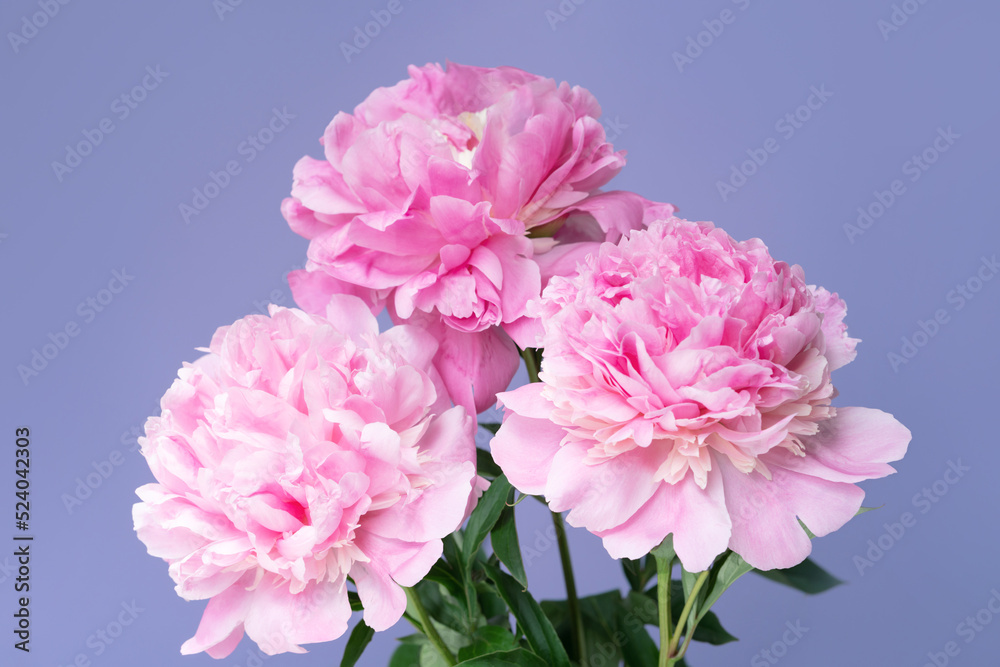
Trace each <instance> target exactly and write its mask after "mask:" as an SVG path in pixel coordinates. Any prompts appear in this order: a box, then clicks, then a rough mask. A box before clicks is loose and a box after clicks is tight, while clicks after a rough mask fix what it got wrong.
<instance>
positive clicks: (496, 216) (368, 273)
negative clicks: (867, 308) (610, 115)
mask: <svg viewBox="0 0 1000 667" xmlns="http://www.w3.org/2000/svg"><path fill="white" fill-rule="evenodd" d="M409 73H410V78H409V79H406V80H404V81H402V82H400V83H398V84H396V85H395V86H392V87H390V88H380V89H378V90H376V91H375V92H373V93H372V94H371V95H370V96H369V97H368V99H366V100H365V101H364V102H362V103H361V104H360V105H358V107H357V108H355V110H354V113H353V114H348V113H343V112H342V113H339V114H337V116H336V117H335V118H334V119H333V121H332V122H331V123H330V125H329V126H328V127H327V129H326V132H325V134H324V136H323V138H322V140H321V142H322V144H323V147H324V156H323V159H319V160H317V159H314V158H311V157H304V158H302V159H301V160H300V161H299V162H298V164H296V165H295V170H294V183H293V186H292V196H291V197H290V198H288V199H286V200H285V202H284V204H283V205H282V213H283V214H284V216H285V219H286V220H287V221H288V224H289V225H290V226H291V228H292V229H293V230H294V231H295V232H297V233H298V234H300V235H302V236H304V237H305V238H307V239H310V243H309V251H308V258H309V261H308V263H307V264H306V268H305V269H303V270H300V271H295V272H293V273H292V274H291V275H290V276H289V283H290V284H291V287H292V292H293V294H294V296H295V300H296V302H297V303H298V304H299V305H300V306H301V307H302V308H304V309H305V310H307V311H309V312H320V313H321V312H323V309H324V308H325V306H326V301H327V300H328V299H329V297H330V295H331V294H338V293H345V294H353V295H356V296H359V297H361V298H362V299H364V300H365V301H366V302H367V303H368V304H369V306H370V307H371V308H372V310H373V312H376V313H377V312H379V311H380V310H382V308H383V307H385V306H388V308H389V311H390V313H391V315H392V317H393V320H394V321H396V322H411V323H415V324H419V325H421V326H423V327H425V328H427V329H429V330H431V331H432V332H434V333H435V335H436V336H437V337H438V339H439V341H440V343H441V346H440V349H439V353H438V356H437V359H436V360H435V363H436V365H437V367H438V369H439V371H440V373H441V376H442V378H443V380H444V382H445V384H446V386H447V388H448V389H449V391H450V392H451V395H452V398H453V399H454V400H455V402H456V403H459V404H462V405H465V406H466V407H468V408H469V409H475V410H476V411H481V410H483V409H485V408H486V407H488V406H489V405H491V404H492V403H493V401H494V397H495V394H496V392H497V391H501V390H503V389H505V388H506V386H507V383H508V382H509V381H510V379H511V377H512V376H513V374H514V372H515V370H516V369H517V364H518V355H517V350H516V349H515V347H514V343H513V342H512V339H511V336H513V337H514V339H515V340H516V337H517V335H518V331H519V329H518V327H519V326H521V325H523V321H524V319H525V305H526V304H527V303H528V301H529V300H531V299H532V298H535V297H538V295H539V293H540V291H541V288H542V287H543V284H544V281H545V280H546V278H547V277H548V275H551V274H548V273H547V271H550V270H555V269H557V268H559V267H561V266H564V265H566V263H567V262H566V261H565V257H566V254H567V252H569V251H568V250H567V249H566V248H564V247H561V246H566V245H568V244H569V245H572V244H579V243H594V242H603V241H617V240H618V239H619V238H620V237H621V235H622V233H623V232H626V231H628V230H630V229H633V228H636V227H640V226H642V224H643V215H644V211H645V210H646V209H647V208H649V207H652V206H654V205H653V204H651V203H649V202H646V201H645V200H644V199H642V198H641V197H638V196H637V195H635V194H632V193H626V192H609V193H599V192H598V188H600V187H601V186H603V185H604V184H605V183H607V182H608V181H609V180H610V179H611V178H612V177H613V176H614V175H615V174H617V173H618V171H619V170H620V169H621V168H622V166H623V165H624V163H625V158H624V154H623V153H621V152H615V150H614V149H613V147H612V146H611V144H610V143H608V142H607V140H606V136H605V132H604V128H603V126H602V125H601V124H600V123H599V122H598V120H597V118H598V116H599V115H600V107H599V106H598V104H597V101H596V100H595V99H594V97H593V95H591V94H590V93H589V92H587V91H586V90H584V89H582V88H579V87H573V88H571V87H570V86H569V85H567V84H566V83H562V84H556V82H555V81H553V80H552V79H545V78H542V77H539V76H535V75H533V74H528V73H527V72H523V71H521V70H518V69H515V68H511V67H500V68H495V69H486V68H480V67H466V66H462V65H456V64H449V66H448V69H447V71H445V70H444V69H442V68H441V66H440V65H427V66H425V67H410V69H409ZM655 206H657V207H658V210H659V211H660V213H661V214H662V213H664V212H665V213H666V214H670V213H672V212H673V208H672V207H670V206H669V205H655ZM573 264H574V265H575V263H573Z"/></svg>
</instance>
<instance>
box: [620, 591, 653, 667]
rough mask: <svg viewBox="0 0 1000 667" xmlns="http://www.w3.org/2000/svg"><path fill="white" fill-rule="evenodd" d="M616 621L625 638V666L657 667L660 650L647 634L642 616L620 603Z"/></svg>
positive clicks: (623, 651) (623, 654)
mask: <svg viewBox="0 0 1000 667" xmlns="http://www.w3.org/2000/svg"><path fill="white" fill-rule="evenodd" d="M654 606H655V605H654ZM616 620H617V627H618V631H619V632H621V633H622V634H623V635H624V637H625V638H624V639H623V640H622V644H621V651H622V657H623V658H625V664H626V665H627V666H628V667H657V664H658V662H659V655H660V650H659V648H657V646H656V644H655V643H654V642H653V639H652V638H651V637H650V636H649V633H648V632H646V627H645V623H643V620H642V618H641V616H640V615H638V614H633V613H631V611H630V610H629V609H628V607H627V606H626V605H624V604H622V603H619V604H618V614H617V618H616Z"/></svg>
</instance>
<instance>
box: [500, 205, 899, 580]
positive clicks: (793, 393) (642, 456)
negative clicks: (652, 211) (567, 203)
mask: <svg viewBox="0 0 1000 667" xmlns="http://www.w3.org/2000/svg"><path fill="white" fill-rule="evenodd" d="M537 308H538V310H539V312H540V314H541V322H542V326H543V333H542V334H541V336H540V338H539V339H538V340H537V341H536V343H537V345H538V346H540V347H544V349H545V355H544V360H543V362H542V372H541V373H540V377H541V380H542V382H541V383H534V384H530V385H527V386H524V387H521V388H519V389H516V390H514V391H510V392H506V393H501V394H500V395H499V396H498V398H499V400H500V402H501V403H502V404H503V405H504V407H505V408H506V413H505V418H504V422H503V426H502V427H501V428H500V431H499V433H497V435H496V437H495V438H494V439H493V441H492V444H491V447H492V450H493V456H494V458H495V459H496V461H497V463H498V464H499V465H500V467H501V468H502V469H503V470H504V472H505V473H506V474H507V477H508V478H509V479H510V481H511V483H512V484H514V486H516V487H517V488H518V489H520V490H521V491H522V492H524V493H528V494H544V495H545V497H546V498H547V500H548V501H549V504H550V507H551V508H552V509H553V510H555V511H559V512H561V511H565V510H570V512H569V514H568V516H567V521H568V522H569V523H570V524H571V525H574V526H582V527H584V528H586V529H587V530H589V531H591V532H593V533H595V534H597V535H598V536H600V537H601V538H603V540H604V546H605V548H606V549H607V550H608V552H609V553H610V554H611V556H613V557H615V558H621V557H628V558H639V557H641V556H643V555H644V554H646V553H648V552H649V551H650V550H651V549H652V548H654V547H656V546H657V545H658V544H659V543H660V542H661V541H662V540H663V539H664V538H665V537H666V536H667V534H669V533H673V536H674V547H675V548H676V551H677V554H678V556H679V558H680V559H681V561H682V563H683V564H684V566H685V568H687V569H688V570H690V571H700V570H705V569H707V568H708V567H709V566H710V565H711V563H712V561H713V559H714V558H715V557H716V556H718V555H719V554H720V553H723V552H724V551H725V550H726V549H727V548H730V549H732V550H733V551H735V552H736V553H738V554H740V555H741V556H742V557H743V558H744V559H745V560H746V561H747V562H748V563H750V564H751V565H753V566H754V567H757V568H760V569H764V570H767V569H772V568H784V567H790V566H792V565H795V564H797V563H799V562H801V561H802V560H803V559H804V558H805V557H806V556H807V555H808V554H809V552H810V550H811V543H810V540H809V537H808V535H807V534H806V532H805V531H804V530H803V528H802V525H801V524H800V520H801V522H802V523H804V524H805V525H806V526H807V527H808V528H809V529H810V530H811V531H812V532H813V533H815V534H816V535H825V534H827V533H830V532H832V531H834V530H836V529H838V528H840V527H841V526H842V525H843V524H844V523H845V522H847V521H848V520H849V519H850V518H851V517H852V516H854V514H855V513H856V512H857V511H858V509H859V507H860V506H861V501H862V498H863V497H864V492H863V491H862V490H861V489H860V488H858V487H857V486H856V485H855V482H860V481H862V480H866V479H871V478H876V477H883V476H885V475H888V474H890V473H892V472H894V470H893V468H892V467H891V466H889V465H888V462H889V461H895V460H897V459H900V458H901V457H902V456H903V454H904V453H905V452H906V446H907V443H908V442H909V440H910V433H909V431H908V430H907V429H906V428H905V427H903V426H902V425H901V424H900V423H899V422H897V421H896V420H895V419H893V417H892V416H890V415H888V414H886V413H884V412H881V411H879V410H872V409H868V408H834V407H832V406H831V404H830V402H831V399H833V397H834V396H835V395H836V392H835V390H834V388H833V385H831V384H830V373H831V371H833V370H835V369H836V368H838V367H840V366H842V365H844V364H846V363H848V362H849V361H851V360H852V359H853V358H854V356H855V351H854V348H855V345H856V344H857V340H855V339H852V338H849V337H848V336H847V331H846V326H845V325H844V324H843V318H844V315H845V312H846V309H845V306H844V303H843V301H841V300H840V299H839V298H838V297H837V296H836V295H835V294H830V293H829V292H827V291H826V290H824V289H822V288H816V287H812V286H808V285H806V283H805V281H804V279H803V273H802V270H801V268H800V267H798V266H788V265H787V264H785V263H782V262H775V261H774V260H773V259H771V257H770V256H769V254H768V252H767V248H766V247H765V246H764V244H763V243H762V242H761V241H759V240H756V239H754V240H751V241H745V242H742V243H738V242H736V241H734V240H733V239H732V238H730V237H729V236H728V235H727V234H726V233H725V232H723V231H722V230H721V229H716V228H714V227H713V226H712V224H711V223H705V222H700V223H695V222H688V221H686V220H680V219H678V218H671V219H668V220H665V221H659V222H656V223H654V224H653V225H651V226H650V228H649V229H648V230H645V231H637V232H633V233H632V234H631V235H630V237H629V238H628V239H626V240H623V241H621V242H620V243H619V244H618V245H613V244H610V243H607V244H604V245H603V246H601V248H600V251H599V253H597V254H596V255H592V256H590V257H588V258H587V261H586V262H585V263H584V264H583V265H582V266H581V268H580V273H579V274H578V275H576V276H573V277H570V278H553V279H552V280H551V281H550V282H549V284H548V286H547V287H546V289H545V291H544V293H543V295H542V298H541V300H540V302H539V303H538V305H537Z"/></svg>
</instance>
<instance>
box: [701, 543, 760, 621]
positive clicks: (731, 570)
mask: <svg viewBox="0 0 1000 667" xmlns="http://www.w3.org/2000/svg"><path fill="white" fill-rule="evenodd" d="M752 569H753V566H751V565H749V564H748V563H747V562H746V561H745V560H743V558H741V557H740V555H739V554H738V553H736V552H735V551H731V550H728V549H727V550H726V552H725V553H723V554H722V555H721V556H719V558H718V559H716V561H715V563H714V564H713V565H712V574H711V575H709V578H708V583H707V584H706V585H705V591H706V592H705V597H704V598H703V599H702V601H701V605H700V610H699V612H698V613H699V617H704V615H705V614H706V613H707V612H708V610H709V609H710V608H711V606H712V605H713V604H715V602H716V600H718V599H719V597H721V596H722V594H723V593H725V592H726V589H727V588H729V587H730V586H732V585H733V583H735V582H736V580H737V579H739V578H740V577H742V576H743V575H744V574H746V573H747V572H749V571H750V570H752Z"/></svg>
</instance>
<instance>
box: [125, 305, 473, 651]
mask: <svg viewBox="0 0 1000 667" xmlns="http://www.w3.org/2000/svg"><path fill="white" fill-rule="evenodd" d="M326 315H327V318H326V319H324V318H322V317H318V316H311V315H307V314H305V313H303V312H302V311H299V310H294V309H286V308H279V307H277V306H271V310H270V317H266V316H263V315H250V316H248V317H245V318H243V319H242V320H239V321H237V322H236V323H235V324H233V325H232V326H228V327H221V328H220V329H219V330H218V331H217V332H216V333H215V336H214V337H213V339H212V344H211V347H210V349H209V350H206V351H207V352H208V354H206V355H205V356H203V357H201V358H200V359H198V360H197V361H195V362H194V363H193V364H185V365H184V368H182V369H181V370H180V372H179V373H178V379H177V380H175V381H174V383H173V385H172V386H171V387H170V389H169V390H168V391H167V393H166V394H165V395H164V397H163V399H162V401H161V406H162V414H161V416H159V417H151V418H150V419H149V421H148V422H147V423H146V436H145V438H143V439H141V440H140V442H141V443H142V453H143V455H144V456H145V457H146V459H147V461H148V462H149V466H150V468H151V469H152V471H153V474H154V475H155V476H156V479H157V480H158V483H156V484H147V485H145V486H142V487H140V488H139V489H138V491H137V493H138V495H139V497H140V498H141V499H142V502H140V503H138V504H136V505H135V507H134V509H133V517H134V519H135V529H136V531H137V533H138V535H139V539H141V540H142V541H143V542H144V543H145V544H146V546H147V548H148V551H149V553H150V554H151V555H153V556H159V557H161V558H163V559H165V560H166V561H167V562H168V563H169V564H170V576H171V577H172V578H173V579H174V581H175V582H176V583H177V586H176V590H177V593H178V594H179V595H180V596H181V597H183V598H185V599H188V600H199V599H205V598H209V602H208V606H207V607H206V609H205V613H204V615H203V617H202V619H201V624H200V625H199V627H198V631H197V633H196V634H195V636H194V637H193V638H191V639H189V640H188V641H187V642H185V643H184V645H183V647H182V648H181V652H182V653H196V652H199V651H207V652H208V653H209V655H211V656H213V657H215V658H222V657H225V656H226V655H228V654H229V653H231V652H232V651H233V649H234V648H235V647H236V645H237V644H238V643H239V641H240V639H241V638H242V637H243V634H244V631H245V632H246V634H248V635H249V636H250V638H251V639H253V640H254V641H256V642H257V643H258V644H259V645H260V647H261V649H262V650H264V651H265V652H266V653H268V654H272V655H273V654H276V653H282V652H286V651H292V652H298V653H301V652H304V649H302V648H301V646H300V644H307V643H312V642H322V641H329V640H332V639H335V638H337V637H339V636H340V635H341V634H343V633H344V631H345V630H346V628H347V623H348V619H349V617H350V615H351V608H350V605H349V602H348V597H347V577H348V576H350V577H351V578H352V579H353V581H354V583H355V585H356V586H357V592H358V595H359V596H360V598H361V601H362V602H363V604H364V608H365V611H364V618H365V622H366V623H367V624H368V625H369V626H371V627H372V628H373V629H375V630H385V629H386V628H388V627H390V626H391V625H393V624H394V623H395V622H396V621H397V620H399V618H400V616H401V615H402V614H403V611H404V610H405V608H406V599H405V594H404V591H403V590H402V589H401V588H400V586H413V585H414V584H416V583H417V582H418V581H419V580H420V579H421V578H422V577H423V576H424V575H425V574H426V573H427V572H428V570H429V569H430V568H431V566H432V565H433V564H434V562H435V561H436V560H437V558H438V557H439V556H440V554H441V552H442V542H441V538H443V537H444V536H446V535H448V534H449V533H451V532H453V531H455V530H456V529H457V528H458V527H459V525H460V524H461V523H462V521H463V520H464V518H465V514H466V511H467V510H468V509H469V508H470V507H471V504H472V503H473V502H474V495H473V485H474V484H475V483H476V482H477V477H476V473H475V464H474V460H475V444H474V437H475V436H474V434H475V424H474V421H473V420H472V418H471V417H470V416H469V415H468V414H467V413H466V411H465V410H464V409H463V408H461V407H450V405H451V404H450V402H449V401H448V400H447V398H446V396H445V394H444V392H443V388H442V387H440V379H439V378H438V377H437V375H436V373H435V372H434V371H433V368H432V367H431V363H430V362H431V359H432V357H433V356H434V353H435V351H436V348H437V344H436V342H435V341H434V340H433V339H432V338H431V337H430V336H429V335H428V334H427V333H426V332H423V331H421V330H419V329H416V328H414V327H407V326H400V327H395V328H393V329H392V330H391V331H388V332H386V333H383V334H379V332H378V326H377V324H376V322H375V318H374V317H373V316H372V314H371V313H370V311H369V310H368V308H367V307H366V306H365V305H364V304H363V303H362V302H361V301H360V300H359V299H357V298H354V297H349V296H339V297H334V298H333V299H331V300H330V302H329V305H328V310H327V313H326Z"/></svg>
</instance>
